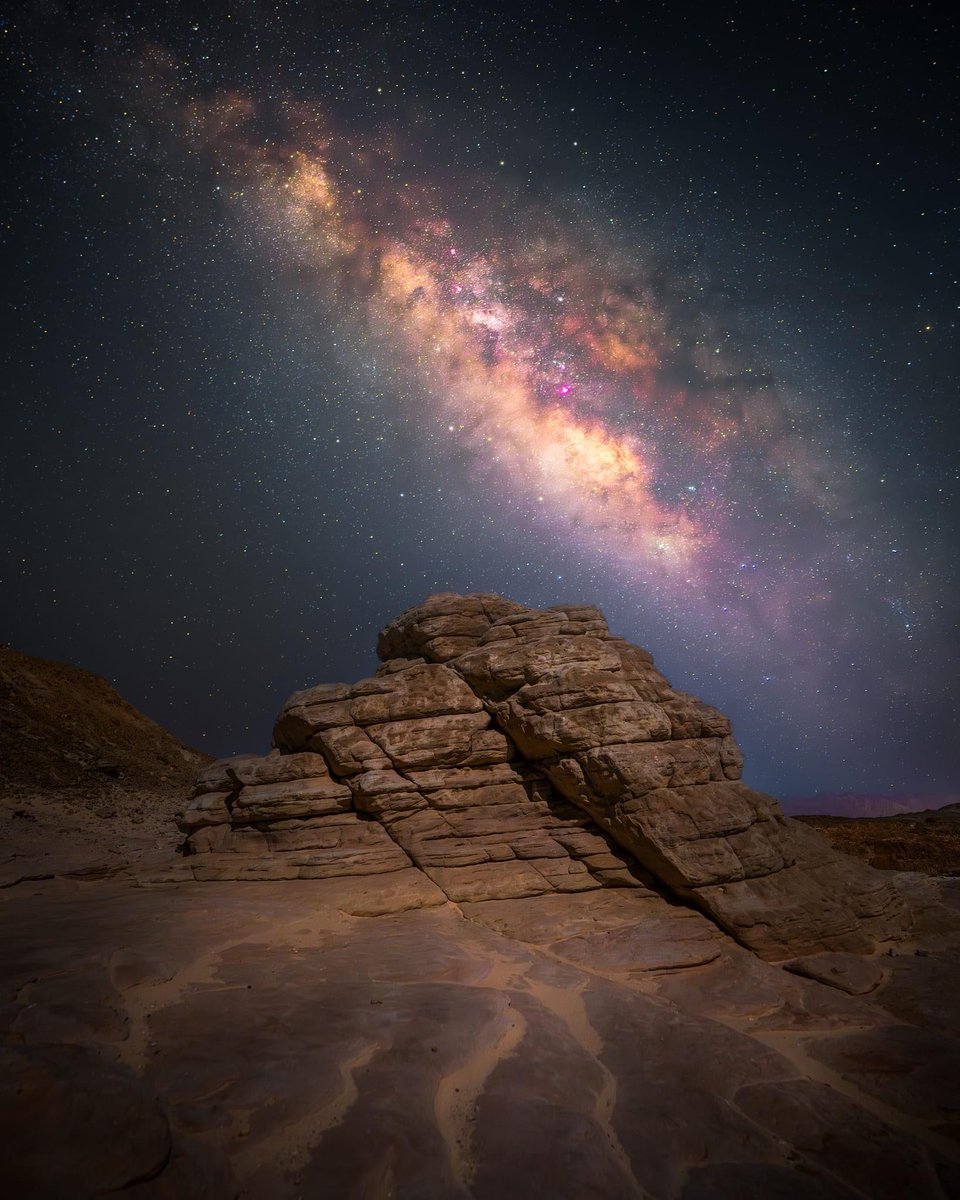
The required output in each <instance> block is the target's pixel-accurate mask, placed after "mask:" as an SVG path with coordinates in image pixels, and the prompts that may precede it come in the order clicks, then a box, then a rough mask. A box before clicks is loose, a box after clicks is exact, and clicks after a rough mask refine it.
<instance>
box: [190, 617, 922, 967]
mask: <svg viewBox="0 0 960 1200" xmlns="http://www.w3.org/2000/svg"><path fill="white" fill-rule="evenodd" d="M377 648H378V653H379V655H380V658H381V659H382V660H383V662H382V666H381V667H380V668H379V669H378V671H377V672H376V674H375V675H373V676H372V677H371V678H369V679H364V680H361V681H360V682H359V683H356V684H352V685H349V684H342V683H338V684H322V685H319V686H315V687H310V688H307V689H305V690H303V691H300V692H296V693H295V694H294V695H293V696H291V697H290V699H289V700H288V701H287V702H286V703H285V704H284V705H283V707H282V709H281V711H280V714H279V716H278V718H277V721H276V724H275V727H274V750H273V751H272V753H271V754H269V755H267V756H265V757H263V758H256V757H251V756H243V757H241V758H233V759H225V760H222V761H221V762H219V763H214V764H212V765H210V766H208V767H205V768H204V770H203V772H202V773H201V775H200V776H199V777H198V780H197V783H196V786H195V788H194V798H193V800H192V802H191V804H190V805H189V807H188V808H187V810H186V812H185V813H184V814H183V816H182V818H181V828H182V829H183V831H184V832H185V833H186V835H187V841H186V846H185V849H186V852H187V854H188V859H187V861H188V863H191V864H192V869H193V874H194V876H195V877H197V878H211V877H212V878H298V877H299V878H302V877H305V876H309V875H310V874H313V875H330V874H337V873H341V874H344V875H350V874H357V873H371V874H377V873H384V874H389V873H391V872H395V871H398V870H401V869H408V868H409V867H410V866H411V864H412V865H413V866H414V867H416V868H418V869H419V870H421V871H423V872H425V874H426V875H427V876H428V877H429V879H430V880H431V881H432V883H433V884H435V885H436V886H437V887H439V888H440V889H441V890H442V892H443V893H445V894H446V896H447V897H448V898H449V899H450V900H452V901H454V902H455V903H472V902H475V901H481V900H491V899H518V898H522V897H524V896H534V895H541V894H547V893H563V892H571V891H579V890H585V889H586V890H590V889H596V888H604V887H606V888H632V889H640V890H649V889H651V888H653V889H655V890H658V891H660V892H661V893H663V894H669V895H671V896H672V897H673V898H674V899H675V900H679V901H680V902H682V903H683V904H685V905H687V906H689V908H692V909H695V910H698V911H699V912H701V913H703V914H705V915H706V916H707V917H709V918H710V919H711V920H712V921H713V922H714V923H715V925H717V926H719V927H720V928H721V929H722V930H724V931H726V932H727V933H729V934H731V935H732V936H733V937H734V938H736V939H737V940H738V941H739V942H741V943H742V944H743V945H744V946H746V947H748V948H749V949H751V950H754V951H755V952H756V953H758V954H760V955H761V956H763V957H765V958H767V959H770V960H771V961H784V962H787V961H790V962H792V963H793V967H792V968H791V969H793V970H802V969H804V968H803V967H802V966H801V965H798V964H809V963H812V964H814V965H812V966H810V967H809V971H810V972H813V971H816V970H819V969H820V968H819V967H818V966H817V965H816V964H817V963H820V962H821V959H819V958H818V957H817V956H820V955H823V954H828V955H832V956H834V957H833V959H832V960H831V961H832V962H833V963H834V966H836V964H837V963H838V962H841V961H844V962H846V960H845V959H841V958H838V957H837V956H843V955H847V956H849V955H862V954H869V953H872V952H873V950H874V949H875V947H876V945H877V942H878V940H882V939H885V938H889V937H894V936H896V935H898V933H899V932H900V930H901V929H902V928H903V925H904V922H905V921H906V919H907V916H906V912H905V909H904V904H903V901H902V899H901V897H900V895H899V893H898V892H896V891H895V890H894V889H893V887H892V886H891V885H890V884H889V882H888V881H887V880H886V879H885V878H884V877H883V876H882V875H880V874H879V873H877V872H875V871H872V870H870V869H869V868H867V867H865V866H862V865H860V864H856V863H854V862H852V861H851V860H849V859H847V858H844V857H843V856H842V855H840V854H838V853H837V852H836V851H834V850H833V849H831V847H830V846H829V845H828V844H827V843H826V842H825V841H823V840H822V839H821V838H819V837H818V836H817V835H816V834H815V833H814V832H813V831H812V830H811V829H809V828H808V827H805V826H802V825H800V824H798V823H797V822H794V821H790V820H788V819H787V818H785V817H784V815H783V813H782V812H781V810H780V808H779V805H778V804H777V803H776V801H775V800H773V799H772V798H771V797H770V796H766V795H764V794H763V793H760V792H757V791H754V790H753V789H752V788H750V787H748V786H747V785H746V784H745V783H744V782H743V781H742V780H741V775H742V771H743V755H742V753H741V751H740V749H739V747H738V746H737V744H736V742H735V740H734V738H733V735H732V732H731V728H730V722H729V721H728V719H727V718H726V717H725V716H724V715H723V714H722V713H721V712H719V711H718V710H717V709H715V708H713V707H711V706H710V705H709V704H706V703H704V702H703V701H701V700H700V699H698V698H697V697H695V696H691V695H689V694H688V693H685V692H681V691H677V690H675V689H674V688H672V687H671V686H670V684H669V682H668V681H667V680H666V679H665V678H664V677H663V676H662V675H661V674H660V672H659V671H657V669H656V666H655V665H654V662H653V659H652V658H651V656H650V655H649V654H648V653H647V651H645V650H643V649H641V648H640V647H638V646H633V645H631V644H630V643H629V642H626V641H625V640H624V639H622V638H619V637H616V636H614V635H611V633H610V632H609V630H608V628H607V624H606V621H605V620H604V618H603V615H602V613H601V612H600V611H599V609H597V608H594V607H592V606H590V605H581V604H577V605H565V606H558V607H556V608H550V609H546V610H543V611H538V610H534V609H529V608H525V607H524V606H522V605H520V604H517V603H515V602H513V601H510V600H505V599H503V598H502V597H499V596H493V595H489V594H485V593H484V594H478V595H473V596H457V595H454V594H451V593H443V594H440V595H436V596H431V597H429V598H428V599H427V600H426V601H424V603H423V604H420V605H417V606H415V607H414V608H411V609H408V610H407V611H406V612H404V613H401V615H400V616H399V617H397V618H396V620H394V621H392V622H391V623H390V624H389V625H388V626H387V627H386V628H385V629H384V630H383V631H382V632H381V634H380V637H379V640H378V647H377ZM838 971H839V968H837V970H836V971H834V970H833V969H832V968H831V970H830V972H829V975H830V981H833V979H834V977H835V976H836V978H838V979H839V977H840V976H839V974H838V973H837V972H838ZM842 974H843V977H844V979H845V980H850V981H851V984H850V986H851V987H852V988H857V987H859V986H861V983H860V975H862V974H863V972H861V973H860V975H858V973H857V971H856V970H855V969H853V968H852V967H849V966H847V967H845V968H844V971H843V972H842ZM864 978H866V976H865V975H864ZM853 981H856V982H853Z"/></svg>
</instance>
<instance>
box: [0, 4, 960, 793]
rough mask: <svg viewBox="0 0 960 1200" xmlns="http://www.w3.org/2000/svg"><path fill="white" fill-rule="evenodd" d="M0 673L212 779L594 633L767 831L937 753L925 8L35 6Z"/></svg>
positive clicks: (945, 184)
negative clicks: (349, 697) (174, 741)
mask: <svg viewBox="0 0 960 1200" xmlns="http://www.w3.org/2000/svg"><path fill="white" fill-rule="evenodd" d="M0 34H2V44H3V49H4V80H5V84H4V90H5V92H6V98H7V101H8V102H7V104H6V105H5V106H4V115H3V139H4V156H3V161H4V164H5V171H4V174H5V184H4V188H3V192H2V205H3V214H4V219H3V233H4V245H3V264H2V283H0V288H2V292H3V303H4V320H3V373H2V388H3V409H2V411H3V438H2V447H0V503H2V511H3V515H4V520H3V526H2V538H0V617H2V630H3V633H2V634H0V636H2V637H3V640H5V641H8V642H9V643H10V644H12V645H15V646H17V647H18V648H20V649H23V650H26V651H28V652H30V653H33V654H39V655H42V656H45V657H52V658H61V659H66V660H69V661H72V662H76V663H78V664H79V665H81V666H84V667H87V668H88V669H91V670H94V671H96V672H97V673H99V674H102V675H105V676H106V677H108V678H109V679H110V680H111V681H112V682H113V683H114V684H115V685H116V686H117V687H118V688H119V689H120V691H121V692H122V693H123V694H124V695H125V696H126V697H127V698H128V699H129V700H131V701H132V702H133V703H134V704H136V705H137V706H138V707H139V708H141V709H142V710H143V711H145V712H146V713H148V714H149V715H150V716H152V717H154V718H155V719H156V720H158V721H160V722H161V723H162V724H164V725H166V726H167V727H168V728H170V729H171V730H173V731H174V732H175V733H176V734H178V735H179V736H180V737H182V738H183V739H184V740H185V741H187V742H189V743H191V744H193V745H196V746H198V747H200V748H202V749H205V750H208V751H209V752H210V753H213V754H217V755H219V754H226V753H235V752H241V751H257V750H262V749H264V748H265V746H266V745H267V744H268V741H269V731H270V727H271V724H272V719H273V716H274V714H275V712H276V710H277V709H278V707H279V705H280V702H281V701H282V700H283V699H284V697H285V696H286V695H287V694H288V693H289V692H290V691H292V690H294V689H295V688H298V687H301V686H305V685H309V684H311V683H315V682H320V681H323V680H337V679H347V680H349V679H354V678H359V677H360V676H362V675H364V674H367V673H369V671H370V670H371V669H372V668H373V667H374V666H375V655H374V646H375V640H376V632H377V630H378V629H379V628H380V627H381V626H382V625H383V624H385V623H386V622H387V621H388V620H389V619H390V618H391V617H392V616H393V615H395V614H396V613H397V612H399V611H400V610H402V609H403V608H405V607H407V606H409V605H410V604H413V603H416V602H417V601H419V600H420V599H422V598H424V597H425V596H426V595H428V594H429V593H431V592H435V591H448V590H450V591H461V592H469V591H494V592H500V593H502V594H504V595H507V596H510V597H511V598H513V599H516V600H519V601H521V602H523V603H526V604H531V605H534V606H538V607H540V606H547V605H552V604H558V603H561V602H563V601H565V600H571V601H577V602H584V601H585V602H592V603H596V604H599V605H600V607H601V608H602V609H603V610H604V612H605V614H606V615H607V618H608V620H609V622H610V625H611V627H612V628H613V629H614V630H615V631H616V632H618V633H621V634H623V635H624V636H626V637H628V638H629V639H630V640H632V641H635V642H637V643H639V644H640V645H643V646H645V647H646V648H647V649H648V650H650V651H651V652H652V653H653V655H654V657H655V659H656V662H657V664H658V666H659V667H660V668H661V670H662V671H664V673H665V674H666V675H667V676H668V677H669V678H670V679H671V681H672V682H673V683H674V684H675V686H678V687H683V688H686V689H688V690H691V691H693V692H695V693H697V694H698V695H700V696H702V697H703V698H704V699H706V700H708V701H710V702H712V703H714V704H717V705H718V706H719V707H720V708H722V709H723V710H724V711H725V712H727V713H728V714H729V715H730V716H731V717H732V719H733V721H734V730H735V733H736V734H737V736H738V738H739V740H740V742H741V744H742V746H743V748H744V752H745V754H746V759H747V766H746V772H745V776H746V778H747V780H748V781H749V782H751V783H753V784H754V785H755V786H758V787H761V788H764V789H766V790H769V791H772V792H774V793H775V794H778V795H790V794H798V793H799V794H809V793H813V792H817V791H827V792H836V791H844V790H859V791H865V790H867V791H872V792H900V791H908V792H914V793H917V792H920V793H922V792H943V791H950V790H956V789H957V786H958V775H960V772H958V762H957V750H956V743H957V738H956V732H955V725H956V717H955V713H956V677H957V668H958V661H957V658H958V656H957V615H958V612H957V609H958V605H957V595H958V588H957V584H958V579H957V574H958V572H957V565H956V557H957V556H956V552H955V547H956V546H957V545H958V533H960V530H958V506H957V499H958V491H960V487H958V476H960V459H958V436H957V435H958V424H960V421H958V415H957V398H958V380H960V357H958V337H957V322H958V315H960V262H958V254H957V244H956V230H957V224H958V197H960V191H958V183H957V177H956V176H957V165H958V162H960V146H958V139H957V95H956V78H955V76H956V72H955V64H954V62H953V59H952V56H951V55H950V53H949V50H948V48H949V46H950V44H951V40H955V39H956V35H957V29H956V18H955V17H954V16H953V15H952V14H951V6H948V5H945V4H944V5H938V4H927V3H897V4H869V5H867V4H858V5H854V4H843V3H840V4H812V3H799V2H795V3H783V4H777V5H771V4H769V3H767V4H756V5H755V4H745V3H730V4H718V5H715V6H713V8H712V9H707V8H706V7H705V6H703V5H699V4H698V5H692V4H688V5H684V4H682V3H671V4H643V3H636V4H630V3H618V2H616V0H597V2H596V3H594V4H592V5H589V6H584V5H580V4H569V5H568V4H560V3H553V4H550V3H536V4H531V3H526V2H524V0H518V2H514V3H511V4H493V3H488V4H483V3H479V4H478V3H456V2H453V3H442V4H440V3H434V4H428V3H422V2H413V0H388V2H381V0H370V2H368V3H360V2H354V0H351V2H347V0H328V2H327V3H324V4H317V5H309V4H297V3H270V4H268V3H238V4H234V5H225V6H219V5H211V4H208V5H206V6H203V7H201V6H197V7H195V8H194V7H193V6H191V5H179V4H178V5H166V4H164V5H159V4H157V5H150V4H127V5H111V4H99V5H83V4H65V5H57V4H50V3H44V4H26V5H22V6H15V7H14V11H13V15H12V16H11V17H9V18H8V19H7V20H6V22H5V23H4V24H2V25H0Z"/></svg>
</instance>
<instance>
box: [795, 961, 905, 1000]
mask: <svg viewBox="0 0 960 1200" xmlns="http://www.w3.org/2000/svg"><path fill="white" fill-rule="evenodd" d="M783 965H784V967H785V969H786V970H788V971H791V972H793V974H794V975H803V976H805V977H806V978H807V979H815V980H816V981H817V982H818V983H825V984H827V985H828V986H829V987H835V988H839V989H840V991H841V992H848V993H849V994H850V995H851V996H865V995H866V994H867V993H868V992H872V991H873V990H874V989H875V988H877V987H879V985H880V983H881V981H882V980H883V967H882V965H881V964H880V963H879V962H878V961H877V960H876V959H875V958H865V957H864V956H863V955H861V954H812V955H810V956H809V957H807V958H795V959H793V961H792V962H786V963H784V964H783Z"/></svg>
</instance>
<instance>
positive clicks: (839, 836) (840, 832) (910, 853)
mask: <svg viewBox="0 0 960 1200" xmlns="http://www.w3.org/2000/svg"><path fill="white" fill-rule="evenodd" d="M800 820H801V821H803V822H804V824H806V825H812V826H813V828H814V829H816V830H817V831H818V832H819V833H822V834H823V835H824V836H825V837H826V838H828V839H829V840H830V841H831V842H832V843H833V845H834V846H836V848H837V849H838V850H841V851H843V853H844V854H850V855H852V856H853V857H854V858H859V859H862V860H863V862H866V863H869V864H870V866H871V867H877V868H878V869H879V870H881V871H922V872H923V873H924V874H925V875H939V876H948V875H960V804H945V805H943V806H942V807H941V808H931V809H924V810H923V811H922V812H908V813H898V814H896V815H895V816H889V817H868V818H863V817H860V818H851V817H824V816H816V817H807V816H801V817H800Z"/></svg>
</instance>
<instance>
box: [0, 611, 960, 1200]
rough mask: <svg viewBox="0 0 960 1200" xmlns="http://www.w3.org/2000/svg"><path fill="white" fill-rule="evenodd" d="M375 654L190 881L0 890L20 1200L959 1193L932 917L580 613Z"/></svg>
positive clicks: (225, 815)
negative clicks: (750, 779) (847, 851)
mask: <svg viewBox="0 0 960 1200" xmlns="http://www.w3.org/2000/svg"><path fill="white" fill-rule="evenodd" d="M379 651H380V656H381V658H382V659H383V663H384V665H383V667H382V668H381V669H380V671H379V672H378V673H377V675H376V676H374V677H373V678H372V679H369V680H365V681H362V682H361V683H359V684H354V685H341V684H336V685H321V686H319V687H314V688H310V689H308V690H307V691H305V692H300V693H297V694H296V695H295V696H293V697H291V699H290V700H289V701H288V702H287V704H285V705H284V706H283V709H282V711H281V713H280V715H279V717H278V720H277V724H276V727H275V731H274V746H275V748H274V751H273V752H272V753H271V754H269V755H267V756H264V757H260V758H257V757H252V756H251V757H245V758H240V759H233V760H226V761H223V762H220V763H216V764H212V765H210V766H208V767H205V768H203V769H202V770H201V772H200V775H199V776H198V779H197V782H196V785H195V788H194V794H193V798H192V799H191V801H190V803H189V804H188V805H187V806H186V807H185V809H184V811H183V813H182V815H181V818H180V821H181V826H182V829H183V831H184V833H185V834H186V842H185V845H184V847H183V850H184V853H183V854H182V855H181V856H180V857H179V858H177V859H171V858H170V857H169V856H168V855H166V854H165V853H164V852H162V851H157V852H156V854H155V855H154V856H153V858H152V859H151V858H150V857H149V856H144V855H142V854H139V855H137V856H136V861H133V862H131V864H130V865H128V866H124V867H118V866H117V865H116V864H114V866H113V867H112V868H111V869H110V870H109V871H107V870H104V871H102V872H100V874H101V875H102V876H103V877H102V878H100V879H94V878H93V875H94V874H96V872H93V871H90V870H87V871H86V872H84V873H83V876H82V877H77V876H76V873H74V877H70V873H69V872H59V871H53V872H51V874H53V875H54V876H55V877H54V878H51V879H49V880H45V881H31V880H30V879H29V878H24V877H23V876H22V875H21V876H19V880H20V881H19V882H17V883H16V886H11V887H8V888H7V889H6V890H4V891H0V897H2V900H0V903H3V905H4V908H5V914H4V915H5V917H6V919H5V920H4V922H3V926H2V947H0V963H2V973H3V977H4V981H5V986H6V993H5V1007H4V1016H5V1021H4V1024H5V1028H6V1035H5V1042H4V1050H3V1055H4V1059H5V1062H4V1070H3V1074H2V1076H0V1080H2V1083H0V1095H2V1099H0V1113H2V1116H0V1121H2V1125H0V1127H2V1131H3V1136H4V1139H5V1144H6V1145H8V1146H14V1147H16V1153H15V1155H14V1156H13V1157H14V1161H13V1166H12V1169H11V1168H10V1167H9V1166H8V1167H5V1174H6V1176H7V1179H8V1182H10V1184H11V1186H12V1187H13V1189H14V1192H15V1194H22V1195H46V1196H68V1195H69V1196H81V1195H82V1196H85V1195H90V1196H95V1195H104V1194H107V1193H108V1192H109V1193H116V1192H123V1193H125V1194H131V1195H135V1196H140V1197H193V1196H196V1197H200V1196H204V1197H206V1196H210V1197H230V1196H237V1195H243V1196H249V1197H262V1198H264V1200H267V1198H270V1197H291V1198H292V1197H298V1196H311V1197H312V1196H317V1197H327V1196H330V1197H338V1198H339V1197H357V1198H360V1197H364V1198H368V1197H369V1198H373V1197H384V1198H386V1197H394V1196H395V1197H401V1196H402V1197H411V1198H413V1197H417V1198H418V1200H427V1198H430V1200H432V1198H434V1197H436V1198H438V1200H439V1198H447V1197H450V1198H451V1200H453V1198H457V1200H466V1198H467V1197H476V1198H478V1200H479V1198H483V1197H491V1198H493V1197H498V1198H499V1197H516V1198H518V1200H519V1198H521V1197H527V1196H534V1195H547V1196H551V1197H570V1198H571V1200H573V1198H574V1197H577V1198H579V1197H595V1198H597V1200H601V1198H604V1200H605V1198H608V1197H610V1198H613V1197H616V1198H619V1197H623V1198H627V1197H631V1198H632V1197H663V1198H669V1197H683V1198H685V1200H697V1198H700V1197H731V1198H733V1197H738V1198H739V1197H772V1198H777V1197H784V1198H787V1197H811V1198H812V1197H891V1198H892V1197H902V1196H907V1195H909V1196H911V1197H912V1196H917V1197H945V1196H951V1195H960V1092H958V1088H957V1082H956V1081H957V1079H958V1078H960V1039H958V1027H957V1026H958V1023H957V1015H958V1005H957V1000H956V997H957V995H958V984H960V913H958V911H957V904H958V900H960V894H958V892H957V891H956V890H955V889H956V885H955V884H953V883H950V882H947V881H937V880H933V879H928V878H923V877H921V876H917V875H905V874H893V873H881V872H878V871H874V870H872V869H871V868H869V867H868V866H865V865H864V864H861V863H857V862H854V861H853V860H851V859H848V858H846V857H845V856H843V855H842V854H840V853H838V852H837V851H836V850H834V849H833V848H831V847H830V845H829V844H828V843H827V842H825V841H824V840H822V839H821V838H820V837H819V836H818V835H817V834H816V832H814V831H813V830H811V829H809V828H807V827H805V826H804V825H802V824H801V823H798V822H794V821H790V820H788V819H786V818H784V816H783V814H782V813H781V812H780V810H779V808H778V806H777V805H776V803H775V802H774V801H773V800H772V799H771V798H769V797H767V796H764V795H762V794H760V793H757V792H755V791H753V790H752V789H750V788H749V787H747V786H746V785H745V784H744V783H743V782H742V781H741V779H740V775H741V770H742V757H741V755H740V753H739V751H738V749H737V747H736V744H735V743H734V741H733V739H732V735H731V731H730V728H729V723H728V722H727V721H726V719H725V718H724V717H723V716H722V714H720V713H718V712H717V711H716V710H715V709H712V708H710V707H709V706H707V705H705V704H702V703H701V702H700V701H698V700H696V699H695V698H694V697H691V696H688V695H685V694H684V693H680V692H677V691H675V690H674V689H672V688H671V687H670V685H669V684H668V683H667V681H666V680H665V679H664V678H663V677H662V676H661V675H660V674H659V672H657V671H656V669H655V667H654V665H653V663H652V661H651V660H650V657H649V655H647V654H646V653H645V652H644V651H642V650H640V649H638V648H636V647H633V646H630V645H628V644H627V643H625V642H623V641H622V640H621V639H618V638H616V637H614V636H612V635H611V634H610V633H609V631H608V630H607V627H606V624H605V622H604V621H603V618H602V617H601V615H600V614H599V613H598V612H597V610H596V609H592V608H587V607H583V606H578V607H575V608H569V607H565V608H562V609H555V610H549V611H546V612H534V611H532V610H528V609H525V608H523V607H522V606H520V605H517V604H513V603H511V602H510V601H505V600H503V599H501V598H499V597H492V596H471V597H460V596H439V597H431V598H430V599H429V600H428V601H426V602H425V603H424V604H423V605H421V606H419V607H417V608H415V609H412V610H410V611H409V612H407V613H404V614H402V615H401V617H399V618H398V619H397V620H396V621H395V622H393V623H392V624H391V625H390V626H388V627H387V628H386V629H385V630H384V632H383V634H382V635H381V638H380V645H379ZM11 882H15V880H13V879H12V880H11Z"/></svg>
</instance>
